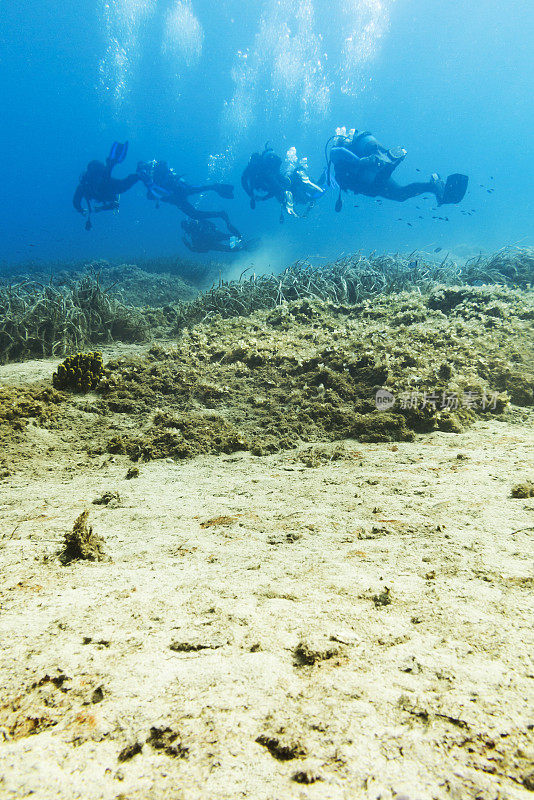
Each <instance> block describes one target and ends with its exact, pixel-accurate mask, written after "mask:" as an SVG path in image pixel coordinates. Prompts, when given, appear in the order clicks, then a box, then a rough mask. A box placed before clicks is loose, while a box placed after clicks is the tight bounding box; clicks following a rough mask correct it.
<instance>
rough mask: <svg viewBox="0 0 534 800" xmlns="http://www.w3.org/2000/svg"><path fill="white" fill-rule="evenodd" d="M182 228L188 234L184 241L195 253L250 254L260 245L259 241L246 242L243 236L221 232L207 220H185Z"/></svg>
mask: <svg viewBox="0 0 534 800" xmlns="http://www.w3.org/2000/svg"><path fill="white" fill-rule="evenodd" d="M181 226H182V228H183V230H184V233H185V234H186V236H184V237H183V238H182V241H183V243H184V244H185V246H186V247H187V248H188V250H191V251H192V252H193V253H208V252H209V251H210V250H216V251H217V252H219V253H241V252H243V251H248V252H250V251H251V250H253V249H254V248H255V247H257V246H258V244H259V239H252V240H249V241H245V240H244V239H242V238H241V236H235V235H233V234H231V233H229V232H226V231H221V230H219V228H217V226H216V225H214V224H213V222H210V221H209V220H207V219H204V220H195V219H184V220H183V221H182V222H181ZM187 237H189V239H188V238H187Z"/></svg>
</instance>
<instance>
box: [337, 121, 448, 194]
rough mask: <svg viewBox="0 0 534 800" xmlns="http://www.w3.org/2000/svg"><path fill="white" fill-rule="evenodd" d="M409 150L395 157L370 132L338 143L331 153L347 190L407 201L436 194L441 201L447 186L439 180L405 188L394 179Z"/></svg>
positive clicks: (338, 175)
mask: <svg viewBox="0 0 534 800" xmlns="http://www.w3.org/2000/svg"><path fill="white" fill-rule="evenodd" d="M405 156H406V151H404V150H402V151H400V155H395V153H394V152H392V151H391V150H387V149H386V148H385V147H382V145H380V144H379V143H378V142H377V140H376V139H375V137H374V136H372V135H371V134H370V133H368V132H364V133H360V134H357V135H355V136H354V137H353V139H352V140H350V139H347V140H345V141H344V142H340V143H337V144H336V145H335V146H334V147H333V148H332V150H331V151H330V164H331V166H332V167H333V169H334V176H335V180H336V183H337V184H338V186H339V187H340V189H342V190H343V191H347V192H353V193H354V194H364V195H367V196H368V197H378V196H380V197H384V198H386V199H388V200H397V201H398V202H401V203H402V202H404V201H405V200H408V199H410V198H411V197H417V196H418V195H421V194H427V193H430V192H431V193H432V194H434V195H435V196H436V199H437V200H440V198H441V196H442V193H443V183H442V182H441V181H439V180H438V179H432V178H431V179H430V180H429V181H426V182H422V181H421V182H414V183H409V184H407V185H405V186H401V185H400V184H399V183H397V182H396V181H394V180H393V178H392V177H391V174H392V172H393V171H394V170H395V169H396V168H397V166H398V165H399V164H400V162H401V161H403V160H404V158H405Z"/></svg>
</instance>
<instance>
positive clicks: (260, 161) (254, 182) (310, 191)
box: [241, 144, 324, 222]
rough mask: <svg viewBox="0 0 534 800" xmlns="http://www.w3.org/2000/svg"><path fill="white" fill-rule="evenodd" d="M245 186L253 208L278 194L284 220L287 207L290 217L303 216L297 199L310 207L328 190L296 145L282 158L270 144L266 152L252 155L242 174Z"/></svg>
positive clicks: (281, 217) (266, 146) (277, 198)
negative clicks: (318, 181)
mask: <svg viewBox="0 0 534 800" xmlns="http://www.w3.org/2000/svg"><path fill="white" fill-rule="evenodd" d="M241 186H242V187H243V189H244V190H245V192H246V193H247V194H248V196H249V197H250V207H251V208H252V209H255V208H256V201H258V200H260V201H264V200H270V199H271V198H272V197H274V198H276V200H278V202H279V203H280V205H281V211H280V222H283V221H284V211H285V213H286V214H287V215H288V216H290V217H298V216H299V214H297V212H296V211H295V209H294V203H302V204H303V205H306V206H307V207H308V208H307V211H309V209H310V208H311V206H312V205H313V203H314V202H315V200H317V199H318V198H319V197H321V195H322V194H324V189H323V188H322V187H320V186H317V185H316V184H314V183H313V182H312V181H311V180H310V179H309V177H308V162H307V159H306V158H302V159H300V160H299V159H298V157H297V151H296V148H295V147H290V148H289V150H288V151H287V154H286V158H285V161H284V162H282V159H281V158H280V156H278V155H276V153H275V152H274V150H273V149H272V147H269V145H268V144H266V145H265V148H264V150H263V153H253V154H252V155H251V157H250V160H249V162H248V164H247V166H246V168H245V169H244V170H243V173H242V175H241ZM306 213H307V212H306Z"/></svg>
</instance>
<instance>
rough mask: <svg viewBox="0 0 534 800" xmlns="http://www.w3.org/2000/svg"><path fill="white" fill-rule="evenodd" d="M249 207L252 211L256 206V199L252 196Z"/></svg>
mask: <svg viewBox="0 0 534 800" xmlns="http://www.w3.org/2000/svg"><path fill="white" fill-rule="evenodd" d="M250 207H251V209H252V210H253V211H254V209H255V208H256V200H255V199H254V198H253V197H251V198H250Z"/></svg>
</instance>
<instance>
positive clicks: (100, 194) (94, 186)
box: [72, 159, 140, 214]
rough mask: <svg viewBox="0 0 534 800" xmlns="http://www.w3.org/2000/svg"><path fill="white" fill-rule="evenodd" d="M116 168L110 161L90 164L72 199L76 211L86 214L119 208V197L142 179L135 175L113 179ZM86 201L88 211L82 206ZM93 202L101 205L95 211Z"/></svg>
mask: <svg viewBox="0 0 534 800" xmlns="http://www.w3.org/2000/svg"><path fill="white" fill-rule="evenodd" d="M114 166H115V165H114V164H113V163H112V162H111V161H110V160H109V159H108V161H107V163H106V164H103V163H102V162H101V161H91V163H90V164H88V166H87V170H86V171H85V172H84V174H83V175H82V177H81V178H80V183H79V185H78V187H77V189H76V191H75V192H74V197H73V198H72V204H73V205H74V208H75V209H76V211H79V212H80V214H85V213H86V212H87V211H88V212H91V211H92V210H95V211H111V210H114V209H116V208H118V206H119V196H120V195H121V194H124V192H127V191H128V189H131V188H132V186H134V185H135V184H136V183H137V182H138V181H139V180H140V178H139V176H138V175H135V174H132V175H128V176H127V177H126V178H112V177H111V171H112V169H113V167H114ZM84 200H85V202H86V203H87V209H85V208H84V207H83V205H82V202H83V201H84ZM92 202H95V203H99V204H101V205H100V206H99V207H97V208H95V209H93V208H92V206H91V203H92Z"/></svg>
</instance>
